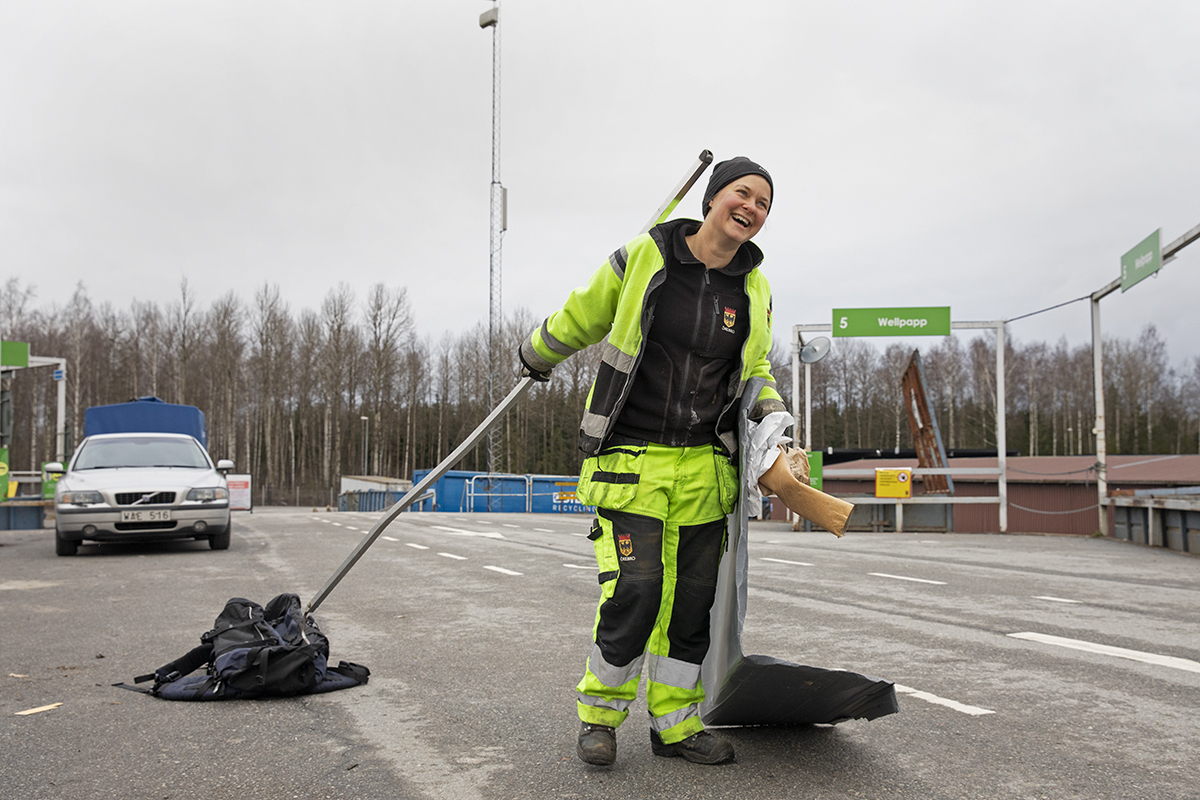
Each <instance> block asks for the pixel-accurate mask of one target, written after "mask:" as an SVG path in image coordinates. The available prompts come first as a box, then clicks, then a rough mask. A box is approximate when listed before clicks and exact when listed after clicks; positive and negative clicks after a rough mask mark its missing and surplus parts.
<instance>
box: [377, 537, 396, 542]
mask: <svg viewBox="0 0 1200 800" xmlns="http://www.w3.org/2000/svg"><path fill="white" fill-rule="evenodd" d="M379 538H380V539H383V540H384V541H385V542H398V541H400V540H399V539H393V538H392V537H391V536H380V537H379Z"/></svg>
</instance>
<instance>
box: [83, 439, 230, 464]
mask: <svg viewBox="0 0 1200 800" xmlns="http://www.w3.org/2000/svg"><path fill="white" fill-rule="evenodd" d="M114 467H186V468H189V469H208V467H209V464H208V459H207V458H205V457H204V451H203V450H201V449H200V443H199V442H197V441H195V440H194V439H162V438H158V437H150V436H146V437H141V436H131V437H128V438H126V437H122V438H120V439H94V440H92V441H90V442H85V443H84V445H83V447H82V449H80V451H79V457H78V458H76V459H75V465H74V469H77V470H78V469H112V468H114Z"/></svg>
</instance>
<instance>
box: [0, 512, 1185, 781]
mask: <svg viewBox="0 0 1200 800" xmlns="http://www.w3.org/2000/svg"><path fill="white" fill-rule="evenodd" d="M376 517H377V515H373V514H366V513H341V514H339V513H336V512H327V511H325V510H324V509H321V510H313V509H311V508H303V509H293V508H288V509H284V508H262V509H256V510H255V511H254V512H253V513H237V514H235V529H234V535H233V544H232V546H231V548H230V549H229V550H227V551H212V550H209V549H208V546H207V544H205V543H203V542H194V543H193V542H175V543H163V544H144V545H126V546H120V545H112V544H105V545H85V546H83V547H81V548H80V551H79V555H78V556H75V557H70V558H63V557H57V556H55V555H54V540H53V532H52V531H50V530H43V531H3V532H0V718H2V719H3V724H2V725H0V795H2V796H3V797H4V798H21V799H22V800H26V799H28V800H34V799H35V798H56V800H80V799H82V798H98V797H105V798H111V797H120V798H162V800H170V799H171V798H197V797H203V798H239V799H240V798H246V797H253V798H256V800H274V799H275V798H371V799H373V798H543V797H566V798H593V797H596V798H610V799H612V798H622V797H628V798H657V797H663V798H666V797H671V798H726V797H728V798H785V797H787V798H792V797H802V798H806V800H808V799H811V800H817V799H818V798H839V799H840V798H889V799H890V798H912V799H913V800H917V799H918V798H919V799H920V800H941V799H942V798H947V799H948V798H1014V799H1020V800H1025V799H1026V798H1139V800H1140V799H1142V798H1163V799H1164V800H1169V799H1173V798H1197V797H1200V789H1197V788H1196V787H1197V786H1198V785H1200V780H1198V779H1197V776H1196V774H1195V771H1196V765H1197V763H1198V762H1200V558H1196V557H1194V556H1188V555H1186V554H1179V553H1173V552H1168V551H1164V550H1159V549H1150V548H1144V547H1139V546H1135V545H1130V544H1126V543H1122V542H1116V541H1112V540H1101V539H1094V538H1075V537H1060V536H1054V537H1051V536H1001V535H970V534H943V535H939V534H874V533H850V534H848V535H847V536H846V537H845V538H844V539H835V538H833V537H832V536H830V535H829V534H827V533H796V532H792V530H791V528H790V525H787V524H786V523H772V522H754V523H752V525H751V532H750V590H749V602H748V609H749V610H748V613H747V617H746V626H745V631H744V635H743V645H744V649H745V651H746V652H747V653H759V654H764V655H770V656H775V657H778V658H783V659H787V660H790V661H795V662H798V663H804V664H812V665H816V666H822V667H829V668H842V669H850V670H854V671H856V672H862V673H865V674H868V675H872V676H877V677H881V678H886V679H888V680H891V681H894V682H895V683H896V684H897V690H898V692H899V699H900V713H898V714H895V715H891V716H887V717H883V718H880V719H877V720H874V721H871V722H866V721H861V720H855V721H850V722H846V723H842V724H840V725H837V726H814V727H797V728H727V729H722V730H720V731H718V734H719V735H721V736H725V737H728V738H729V739H730V740H731V741H732V743H733V744H734V746H735V748H736V750H737V762H736V763H734V764H730V765H726V766H719V767H702V766H697V765H693V764H689V763H686V762H684V761H683V760H682V759H663V758H658V757H655V756H653V755H652V754H651V753H650V747H649V725H648V722H647V718H646V713H645V704H644V701H641V700H639V702H638V703H637V704H635V706H634V710H633V713H632V714H631V715H630V718H629V720H628V721H627V722H626V724H625V725H624V726H622V727H621V729H620V731H619V733H618V756H617V758H618V760H617V764H616V765H615V766H613V767H611V768H595V767H588V766H585V765H583V764H581V763H580V762H579V761H578V760H577V759H576V758H575V754H574V751H575V733H576V729H577V722H576V718H575V704H574V693H573V688H574V685H575V683H576V682H577V681H578V680H579V677H580V676H581V673H582V669H583V666H584V662H585V660H586V656H587V651H588V635H589V632H590V629H591V624H592V620H593V618H594V614H595V603H596V600H597V598H598V596H599V586H598V584H597V582H596V569H595V562H594V559H593V558H592V555H591V543H590V542H589V541H588V540H587V539H586V536H585V534H586V532H587V529H588V527H589V525H590V518H589V517H584V516H571V515H528V514H491V515H489V514H473V515H464V514H450V513H437V514H414V513H408V514H404V515H402V516H401V517H400V518H399V519H397V521H396V522H394V523H393V524H392V526H391V527H389V528H388V530H387V531H386V532H385V533H384V535H383V536H382V537H381V538H380V539H379V540H378V541H377V542H376V543H375V545H374V546H373V547H372V548H371V549H370V550H369V551H368V552H367V554H366V555H365V556H364V557H363V559H362V560H361V561H360V562H359V563H358V564H357V565H356V566H355V567H354V569H353V570H352V571H351V572H350V573H349V574H348V575H347V577H346V578H345V580H344V581H343V582H342V583H341V584H340V585H339V586H338V587H337V588H336V589H334V591H333V592H332V594H330V596H329V597H328V598H327V599H326V600H325V602H324V603H323V605H322V606H321V607H320V608H319V609H318V611H317V614H316V617H317V620H318V622H319V623H320V625H321V627H322V629H323V630H324V631H325V632H326V633H327V634H328V635H329V638H330V640H331V643H332V659H333V660H335V661H336V660H339V659H344V660H348V661H356V662H359V663H362V664H365V665H367V666H368V667H369V668H370V669H371V673H372V674H371V679H370V682H369V684H368V685H367V686H363V687H356V688H352V689H348V690H345V691H341V692H333V693H330V694H324V695H312V696H306V697H298V698H288V699H275V700H254V701H244V700H242V701H222V702H212V703H181V702H169V701H164V700H158V699H155V698H152V697H149V696H145V695H141V694H136V693H133V692H128V691H124V690H122V689H119V688H114V687H113V686H112V684H113V683H116V682H119V681H125V682H131V680H132V678H133V677H134V676H136V675H140V674H143V673H147V672H151V671H153V670H154V669H155V668H156V667H158V666H160V665H162V664H164V663H166V662H168V661H170V660H172V659H174V658H176V657H177V656H180V655H182V654H183V653H185V652H186V651H188V650H189V649H191V648H192V647H194V646H195V645H196V644H198V643H199V636H200V634H202V633H204V632H205V631H207V630H208V629H209V628H211V627H212V624H213V620H214V618H215V617H216V616H217V614H218V613H219V612H220V611H221V608H222V607H223V606H224V603H225V601H226V600H227V599H229V598H230V597H235V596H241V597H248V598H250V599H253V600H257V601H258V602H260V603H265V602H266V601H267V600H269V599H270V598H271V597H273V596H275V595H276V594H279V593H282V592H295V593H297V594H299V595H300V597H301V598H302V600H304V601H305V602H307V601H308V600H309V599H310V598H312V597H313V596H314V595H315V593H316V592H317V591H318V590H319V589H320V588H321V587H322V585H323V584H324V583H325V581H326V580H327V579H328V578H329V576H330V575H331V574H332V573H333V572H334V571H335V570H336V569H337V567H338V566H339V565H340V564H341V563H342V561H343V559H344V558H345V557H346V556H347V555H348V554H349V553H350V551H351V550H352V549H353V547H354V546H355V545H356V544H357V543H358V542H359V540H360V539H361V538H362V537H363V536H364V535H365V534H366V533H367V531H368V529H369V528H370V526H371V524H372V523H373V522H374V521H375V519H376ZM45 707H49V708H45ZM43 708H45V710H37V709H43ZM27 711H33V712H34V713H28V714H21V713H20V712H27Z"/></svg>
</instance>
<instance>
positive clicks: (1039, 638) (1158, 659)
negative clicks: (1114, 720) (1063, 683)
mask: <svg viewBox="0 0 1200 800" xmlns="http://www.w3.org/2000/svg"><path fill="white" fill-rule="evenodd" d="M1009 636H1011V637H1012V638H1014V639H1024V640H1026V641H1029V642H1041V643H1042V644H1053V645H1058V646H1059V647H1069V648H1071V649H1072V650H1083V651H1084V652H1086V653H1099V654H1100V655H1105V656H1116V657H1117V658H1128V659H1129V660H1130V661H1141V662H1142V663H1143V664H1154V665H1155V666H1159V667H1171V668H1172V669H1181V670H1184V671H1186V672H1200V662H1198V661H1192V660H1191V659H1187V658H1177V657H1175V656H1164V655H1159V654H1158V653H1143V652H1142V651H1141V650H1127V649H1125V648H1124V647H1113V646H1112V645H1107V644H1096V643H1095V642H1085V641H1083V640H1081V639H1067V638H1065V637H1063V636H1050V635H1049V634H1045V633H1029V632H1026V633H1010V634H1009Z"/></svg>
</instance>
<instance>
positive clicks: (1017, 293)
mask: <svg viewBox="0 0 1200 800" xmlns="http://www.w3.org/2000/svg"><path fill="white" fill-rule="evenodd" d="M490 7H491V3H490V2H484V1H483V0H440V1H439V2H421V3H417V2H403V1H402V0H389V2H382V1H379V2H375V1H374V0H339V1H338V2H311V1H303V0H302V1H299V2H297V0H288V2H282V1H281V0H254V1H253V2H247V1H246V0H237V2H232V1H228V2H226V1H222V0H205V1H204V2H197V1H195V0H172V2H162V1H161V0H139V1H134V0H94V1H93V2H79V1H77V0H74V1H73V0H53V1H52V2H46V1H45V0H5V1H4V2H3V3H0V276H2V277H4V278H8V277H11V276H12V275H17V276H20V277H21V278H22V280H23V281H24V282H27V283H32V284H33V285H34V286H36V290H37V298H36V301H35V303H36V305H37V306H39V307H46V306H47V305H49V304H50V303H58V304H60V305H65V304H66V302H67V301H68V300H69V298H70V296H71V293H72V292H73V290H74V287H75V285H76V283H77V282H78V281H83V282H84V284H85V285H86V287H87V290H88V293H89V294H90V296H91V297H92V299H93V301H95V302H97V303H100V302H105V301H108V302H111V303H113V305H114V306H115V307H116V308H118V309H122V310H124V309H127V308H128V307H129V302H130V300H131V299H133V298H137V299H139V300H153V301H157V302H159V303H167V302H170V301H172V300H174V299H177V297H178V293H179V284H180V280H181V278H183V277H186V278H187V279H188V282H189V285H190V287H191V289H192V290H193V291H194V292H195V294H196V295H197V299H198V300H199V301H200V302H201V303H202V304H203V305H204V306H205V307H207V305H208V304H209V303H211V302H212V301H213V300H215V299H216V298H217V297H219V296H221V295H222V294H224V293H226V292H227V291H228V290H230V289H234V290H236V291H237V292H238V293H239V294H240V296H241V297H242V298H243V299H245V300H250V299H251V298H252V297H253V293H254V291H255V290H256V289H257V288H259V287H260V286H262V285H263V284H264V283H265V282H270V283H277V284H278V285H279V286H280V288H281V290H282V292H283V294H284V296H285V298H286V299H287V300H288V302H289V304H290V306H291V308H292V309H293V311H298V310H299V309H302V308H312V309H318V308H319V306H320V303H321V300H322V299H323V298H324V297H325V295H326V294H327V293H328V292H329V290H330V289H331V288H332V287H335V286H336V285H337V284H338V282H340V281H345V282H346V283H348V284H349V285H350V286H351V287H352V288H353V289H354V290H355V291H356V292H357V295H358V297H359V298H360V299H362V298H364V297H365V294H366V290H367V288H368V287H369V286H370V285H372V284H374V283H378V282H381V281H382V282H384V283H386V284H388V285H392V286H404V287H407V289H408V292H409V298H410V300H411V302H412V304H413V307H414V309H415V311H416V315H417V320H418V324H419V327H420V330H421V332H422V333H424V334H428V335H430V336H433V337H435V338H436V337H440V336H441V335H442V334H443V333H444V332H446V331H450V332H454V333H457V332H459V331H462V330H465V329H466V328H469V327H471V326H472V325H474V324H475V323H476V322H479V321H486V318H487V312H488V230H489V220H488V184H489V181H490V177H491V113H492V104H491V87H492V73H491V69H492V36H491V33H490V31H485V30H481V29H480V28H479V27H478V15H479V14H480V13H481V12H483V11H485V10H487V9H488V8H490ZM501 26H502V28H501V37H502V42H501V47H502V87H503V97H502V124H503V141H502V146H503V154H502V167H501V177H502V181H503V183H504V185H505V186H506V187H508V190H509V230H508V232H507V234H506V235H505V238H504V247H503V274H504V283H503V299H504V307H505V311H506V312H507V311H511V310H514V309H515V308H517V307H519V306H524V307H526V308H528V309H529V310H530V311H531V312H532V313H533V315H534V316H536V317H538V318H541V317H543V316H545V315H546V314H547V313H549V312H550V311H552V310H554V309H555V308H557V307H558V306H559V305H560V304H561V302H562V300H563V299H564V298H565V296H566V294H567V292H568V291H569V290H570V289H571V288H573V287H574V286H577V285H579V284H581V283H582V282H584V281H585V280H586V278H587V276H588V275H589V274H590V273H591V271H592V270H593V269H594V268H595V267H597V266H598V265H599V264H600V263H601V261H602V260H603V259H604V258H605V257H607V255H608V254H609V253H610V252H611V251H613V250H614V249H615V248H616V247H617V246H619V245H620V244H622V243H623V242H624V241H625V240H626V239H628V238H630V237H631V236H632V235H633V234H634V233H636V232H637V230H638V228H639V226H641V225H642V223H643V222H644V221H645V220H646V218H647V217H648V216H649V215H650V213H651V212H652V211H653V210H654V208H655V206H656V205H657V204H658V203H659V202H660V201H661V200H662V199H663V196H664V195H665V194H666V193H667V191H668V190H669V189H670V188H671V186H672V185H673V184H674V183H675V182H676V181H677V180H678V179H679V178H680V177H681V174H682V173H683V172H684V170H685V169H686V168H687V166H688V165H689V164H690V163H691V162H692V161H693V160H694V158H695V156H696V154H697V153H699V152H700V150H702V149H704V148H708V149H711V150H712V151H713V152H714V153H715V154H716V157H717V158H718V159H723V158H729V157H732V156H735V155H747V156H750V157H751V158H753V159H755V160H757V161H759V162H760V163H762V164H763V165H764V166H766V167H767V169H768V170H770V171H771V173H772V175H773V176H774V180H775V189H776V197H775V202H774V205H773V207H772V213H771V216H770V219H769V220H768V222H767V225H766V227H765V228H764V229H763V231H762V233H760V234H759V237H758V239H757V241H758V243H759V244H760V245H761V246H762V248H763V250H764V251H765V252H766V254H767V262H766V264H765V265H764V270H765V271H766V273H767V275H768V277H769V278H770V280H771V283H772V286H773V288H774V293H775V320H776V326H777V327H776V332H777V334H778V335H786V330H785V328H784V325H786V326H790V325H792V324H794V323H818V322H828V321H829V319H830V314H831V309H832V308H834V307H873V306H926V305H949V306H951V308H952V315H953V318H954V319H955V320H994V319H1007V318H1011V317H1015V316H1018V315H1021V314H1026V313H1028V312H1031V311H1035V310H1037V309H1040V308H1044V307H1046V306H1049V305H1053V304H1055V303H1058V302H1063V301H1066V300H1070V299H1073V298H1076V297H1079V296H1081V295H1084V294H1087V293H1089V292H1091V291H1093V290H1095V289H1098V288H1100V287H1102V286H1103V285H1105V284H1106V283H1108V282H1109V281H1111V280H1112V279H1113V278H1115V277H1117V276H1118V274H1119V263H1120V256H1121V254H1122V253H1124V252H1125V251H1127V250H1129V249H1130V248H1131V247H1133V246H1134V245H1136V244H1137V243H1138V242H1140V241H1141V240H1142V239H1143V238H1144V237H1145V236H1147V235H1148V234H1149V233H1151V232H1152V231H1154V230H1155V229H1157V228H1161V229H1162V232H1163V241H1164V243H1165V242H1168V241H1170V240H1172V239H1175V238H1176V237H1178V236H1179V235H1181V234H1183V233H1184V232H1185V231H1187V230H1188V229H1190V228H1192V227H1193V226H1195V225H1197V224H1198V223H1200V158H1198V157H1197V156H1198V153H1197V141H1200V124H1198V123H1200V69H1198V66H1200V65H1198V59H1197V56H1196V48H1195V34H1196V31H1197V30H1200V3H1196V2H1185V1H1182V0H1180V1H1176V2H1154V1H1153V0H1144V1H1143V2H1139V3H1130V2H1103V1H1100V2H1098V1H1097V0H1089V2H1054V1H1053V0H1038V1H1037V2H1028V1H1027V0H1005V2H982V1H981V2H961V0H954V1H952V0H945V1H944V2H942V1H938V0H910V1H909V2H886V1H884V0H875V1H874V2H865V1H864V2H839V3H830V2H797V1H796V0H761V1H760V2H752V1H751V0H741V2H733V1H732V0H721V1H714V0H688V2H655V3H652V2H647V0H609V1H608V2H603V3H582V2H565V1H564V0H505V2H502V3H501ZM699 194H700V192H699V190H696V191H695V192H694V194H693V195H692V196H689V197H688V198H687V199H686V200H685V201H684V203H683V205H682V206H681V211H682V212H684V213H685V214H686V215H688V216H696V215H698V213H699V204H700V200H699ZM1198 299H1200V243H1197V244H1196V245H1195V246H1194V247H1192V248H1189V249H1187V250H1184V251H1183V252H1182V254H1181V255H1180V257H1179V259H1178V260H1176V261H1175V262H1173V263H1171V264H1169V265H1167V266H1166V267H1164V268H1163V270H1162V272H1161V273H1160V274H1159V276H1158V277H1156V278H1154V279H1151V280H1148V281H1146V282H1145V283H1143V284H1141V285H1139V286H1137V287H1135V288H1134V289H1132V290H1130V291H1129V292H1128V293H1127V294H1120V293H1117V294H1114V295H1111V296H1110V297H1109V298H1108V299H1106V300H1105V301H1104V304H1103V312H1104V326H1105V332H1106V333H1109V334H1114V335H1119V336H1123V337H1134V336H1136V335H1137V334H1138V332H1139V331H1140V330H1141V329H1142V327H1143V326H1144V325H1145V324H1147V323H1154V324H1155V325H1157V326H1158V329H1159V331H1160V333H1161V334H1162V335H1163V337H1164V338H1165V339H1166V340H1167V342H1168V347H1169V354H1170V358H1171V361H1172V362H1173V363H1175V364H1179V363H1181V362H1182V361H1183V360H1184V359H1190V358H1191V357H1193V356H1196V355H1200V336H1197V335H1196V331H1195V323H1194V319H1195V317H1196V304H1197V300H1198ZM1012 333H1013V335H1014V336H1015V337H1016V338H1017V339H1018V340H1021V341H1024V342H1029V341H1034V340H1047V341H1050V342H1054V341H1056V340H1057V339H1058V338H1059V337H1060V336H1066V337H1067V339H1068V341H1070V342H1071V343H1072V344H1078V343H1081V342H1084V341H1087V338H1088V336H1089V335H1090V327H1089V317H1088V307H1087V304H1086V303H1077V304H1074V305H1071V306H1068V307H1066V308H1064V309H1062V310H1059V311H1055V312H1051V313H1048V314H1043V315H1040V316H1038V317H1034V318H1031V319H1028V320H1023V321H1019V322H1016V323H1014V324H1013V326H1012ZM910 341H913V342H914V343H923V342H922V341H921V340H910ZM925 342H928V343H932V342H931V341H929V340H925Z"/></svg>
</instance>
